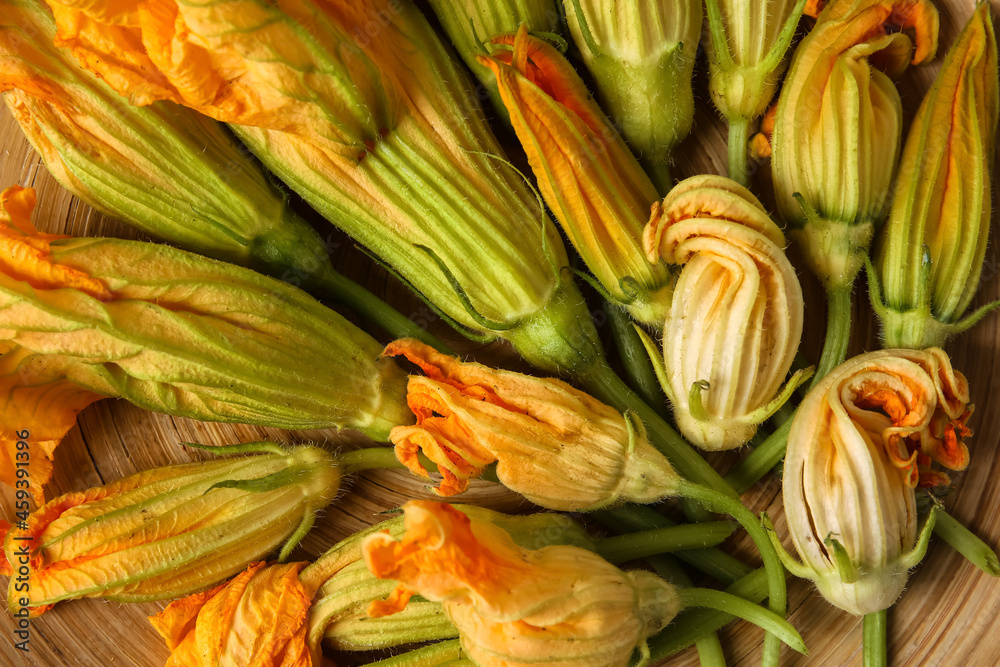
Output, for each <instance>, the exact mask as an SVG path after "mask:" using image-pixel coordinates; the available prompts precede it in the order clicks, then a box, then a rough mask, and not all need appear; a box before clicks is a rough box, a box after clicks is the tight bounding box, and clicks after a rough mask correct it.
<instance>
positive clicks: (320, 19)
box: [50, 0, 602, 373]
mask: <svg viewBox="0 0 1000 667" xmlns="http://www.w3.org/2000/svg"><path fill="white" fill-rule="evenodd" d="M50 5H51V6H52V7H53V10H54V12H55V17H56V24H57V27H58V31H57V43H58V44H61V45H65V46H68V47H71V48H72V49H73V52H74V53H75V55H76V56H77V57H78V58H79V59H80V60H81V62H82V63H83V64H84V65H85V66H86V67H87V68H89V69H91V70H92V71H95V72H96V73H97V74H98V75H99V76H101V78H102V79H104V80H105V81H107V82H108V83H109V84H110V85H111V86H112V87H113V88H115V89H116V90H117V91H118V92H120V93H122V94H123V95H126V96H127V97H129V99H130V100H132V101H133V102H135V103H139V104H147V103H151V102H153V101H155V100H160V99H168V100H172V101H175V102H178V103H181V104H184V105H186V106H189V107H191V108H193V109H196V110H198V111H201V112H202V113H205V114H207V115H209V116H212V117H214V118H216V119H218V120H221V121H224V122H227V123H230V125H231V127H232V129H233V130H234V131H235V132H236V133H237V135H238V136H239V137H240V138H241V139H242V140H243V141H244V143H246V144H247V146H248V147H249V148H250V149H251V151H253V153H254V154H255V155H257V157H258V158H260V159H261V161H262V162H263V163H264V164H265V165H266V166H267V167H268V168H269V169H270V170H271V171H273V172H274V173H275V174H277V175H278V176H279V177H280V178H281V179H282V180H284V181H285V182H286V183H288V184H289V185H290V186H291V187H292V188H293V189H294V190H296V191H297V192H298V193H300V194H301V195H302V196H303V197H304V199H305V200H306V201H307V202H308V203H309V204H310V205H311V206H312V207H313V208H315V209H316V210H317V211H319V212H320V213H321V214H322V215H324V216H325V217H326V218H327V219H329V220H330V221H331V222H333V223H334V224H336V225H338V226H340V227H341V228H343V229H344V230H345V231H346V232H347V233H348V234H350V235H351V236H353V237H354V238H356V239H357V240H358V241H360V242H361V243H362V244H363V245H365V246H366V247H368V248H369V249H371V251H372V252H373V253H374V254H375V255H377V256H378V257H380V258H381V259H382V260H384V261H385V262H386V263H387V264H388V265H390V266H391V267H392V268H393V269H394V270H395V271H397V272H398V273H399V274H400V276H401V277H402V278H403V279H404V280H405V281H406V282H408V283H409V284H410V285H411V286H412V287H414V288H415V289H416V291H417V292H419V293H420V294H422V295H423V297H424V298H425V299H427V300H428V302H429V303H431V304H433V306H434V307H435V308H437V309H438V310H439V312H440V313H441V314H443V315H444V316H445V317H446V318H448V319H449V320H450V321H451V322H452V323H454V324H456V325H457V326H459V328H460V329H463V330H465V329H467V330H469V333H471V334H472V335H474V336H479V335H480V334H484V335H488V336H492V337H497V336H502V337H504V338H507V339H508V340H510V341H511V342H512V343H513V344H514V346H515V347H516V348H517V349H518V351H519V352H521V353H522V354H523V355H524V356H525V357H526V358H527V359H528V360H529V361H531V362H532V363H535V364H537V365H539V366H540V367H542V368H546V369H550V370H553V371H555V370H556V369H560V370H563V371H567V372H574V373H581V372H583V371H585V370H586V369H587V368H588V367H589V366H591V365H592V364H594V363H595V360H600V359H601V358H602V352H601V348H600V343H599V340H598V338H597V335H596V331H594V329H593V327H592V326H591V322H590V321H589V317H588V314H587V312H586V311H585V305H584V303H583V301H582V297H581V296H580V294H579V292H578V291H577V290H576V288H575V287H574V286H573V285H572V283H571V280H570V279H569V277H568V276H563V275H562V273H561V269H562V267H564V266H565V265H566V264H567V259H566V254H565V249H564V248H563V246H562V243H561V241H560V239H559V234H558V231H557V230H556V229H555V227H554V226H553V225H552V223H551V221H549V220H548V219H547V218H546V216H545V214H544V213H543V211H541V210H540V209H541V207H540V206H539V203H538V201H537V199H536V198H535V197H534V196H533V195H532V194H531V192H530V189H529V188H528V187H527V185H526V184H525V183H524V182H523V179H522V177H521V176H520V175H519V174H518V173H517V172H516V171H515V170H514V169H513V168H511V167H510V166H509V165H508V164H507V163H506V161H505V160H504V159H503V157H502V155H503V154H502V152H501V149H500V147H499V145H498V144H497V143H496V140H495V138H494V137H493V135H492V134H491V133H490V131H489V128H488V127H487V126H486V124H485V122H484V120H483V117H482V110H481V108H480V107H479V106H478V103H477V101H476V100H475V99H474V98H473V97H472V96H471V95H470V93H469V90H468V87H467V83H468V81H467V78H466V76H465V74H464V73H463V71H462V69H461V68H460V66H459V65H458V64H457V63H455V62H454V61H453V60H452V59H451V57H450V55H449V54H448V52H447V50H446V49H445V48H444V45H443V44H441V43H440V41H439V39H438V37H437V35H436V34H435V33H434V31H433V30H432V29H431V27H430V26H429V25H428V24H427V22H426V19H425V18H424V17H423V15H422V14H421V13H420V11H419V9H417V8H416V7H415V6H413V4H412V3H409V2H406V3H399V2H394V1H392V0H376V1H375V2H368V3H358V2H353V1H348V0H331V1H323V2H314V1H312V0H307V1H306V2H303V3H297V4H292V5H289V4H284V5H281V6H279V5H278V4H275V3H270V2H264V3H257V4H254V5H253V6H248V5H247V4H246V3H242V2H238V1H237V0H224V1H223V2H221V3H220V2H212V3H195V4H191V3H176V2H169V3H168V5H163V4H162V3H154V2H150V1H149V0H140V1H139V2H137V3H135V4H133V5H131V6H130V7H129V8H127V9H126V8H124V7H123V6H121V5H120V4H116V3H113V2H100V1H99V2H97V3H94V2H90V1H89V0H88V1H86V2H80V1H78V0H67V1H66V2H59V1H57V0H52V2H50ZM477 332H478V333H477Z"/></svg>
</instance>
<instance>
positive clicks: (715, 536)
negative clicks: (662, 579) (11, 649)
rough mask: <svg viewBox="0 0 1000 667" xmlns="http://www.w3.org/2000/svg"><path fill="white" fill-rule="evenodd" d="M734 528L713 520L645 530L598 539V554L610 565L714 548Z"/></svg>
mask: <svg viewBox="0 0 1000 667" xmlns="http://www.w3.org/2000/svg"><path fill="white" fill-rule="evenodd" d="M735 529H736V524H735V523H733V522H731V521H710V522H705V523H691V524H683V525H680V526H671V527H669V528H656V529H653V530H643V531H640V532H637V533H628V534H625V535H618V536H616V537H606V538H604V539H602V540H599V541H598V542H597V548H596V551H597V553H599V554H600V555H601V556H602V557H603V558H604V559H605V560H607V561H609V562H611V563H623V562H625V561H630V560H635V559H637V558H645V557H646V556H655V555H656V554H661V553H669V552H672V551H683V550H685V549H704V548H706V547H714V546H716V545H718V544H721V543H722V542H724V541H725V540H726V538H728V537H729V536H730V535H732V534H733V531H734V530H735Z"/></svg>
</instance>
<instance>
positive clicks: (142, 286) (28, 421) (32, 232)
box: [0, 187, 413, 502]
mask: <svg viewBox="0 0 1000 667" xmlns="http://www.w3.org/2000/svg"><path fill="white" fill-rule="evenodd" d="M34 205H35V193H34V190H32V189H30V188H19V187H12V188H8V189H7V190H5V191H4V192H3V194H0V209H2V210H0V250H2V252H0V354H2V356H0V373H2V375H0V391H2V392H3V393H2V394H0V396H2V398H3V400H2V401H0V406H2V407H0V480H2V481H4V482H6V483H8V484H11V485H13V484H14V483H15V480H16V472H15V471H16V461H17V456H18V452H19V450H18V449H17V446H18V445H17V443H18V442H26V443H28V447H29V448H30V449H29V455H30V459H31V481H32V486H31V490H32V492H33V493H34V494H35V497H36V500H37V501H39V502H41V499H42V487H43V485H44V484H45V482H46V481H47V480H48V478H49V476H50V475H51V470H52V469H51V460H52V456H53V451H54V450H55V448H56V445H57V444H58V443H59V440H61V438H62V437H63V436H64V435H65V434H66V432H67V431H68V430H69V429H70V428H72V426H73V423H74V420H75V418H76V415H77V413H78V412H79V411H80V410H82V409H83V408H84V407H86V406H87V405H88V404H89V403H91V402H93V401H95V400H98V399H99V398H101V397H120V398H124V399H126V400H128V401H130V402H132V403H134V404H136V405H138V406H139V407H142V408H145V409H148V410H154V411H157V412H163V413H166V414H171V415H180V416H185V417H192V418H195V419H201V420H205V421H220V422H239V423H251V424H261V425H266V426H274V427H277V428H287V429H310V428H331V427H337V428H355V429H359V430H361V431H363V432H365V433H367V434H368V435H370V436H372V437H373V438H378V439H385V438H386V437H387V436H388V433H389V430H390V428H392V427H393V426H398V425H400V424H407V423H410V422H412V419H413V417H412V415H411V414H410V412H409V410H408V409H407V407H406V403H405V376H404V375H403V372H402V371H401V370H400V369H399V368H398V367H397V366H396V365H395V364H394V363H393V362H392V361H391V360H388V359H379V352H380V351H381V346H380V345H379V344H378V343H377V342H376V341H375V340H374V339H373V338H371V337H370V336H368V335H367V334H365V333H364V332H362V331H361V330H359V329H358V328H357V327H355V326H354V325H352V324H350V323H349V322H347V320H345V319H344V318H343V317H341V316H340V315H338V314H337V313H335V312H333V311H331V310H330V309H328V308H326V307H324V306H323V305H322V304H320V303H319V302H317V301H316V300H315V299H313V298H312V297H310V296H309V295H307V294H305V293H304V292H302V291H300V290H298V289H296V288H294V287H292V286H290V285H287V284H285V283H282V282H280V281H278V280H274V279H272V278H266V277H264V276H261V275H260V274H257V273H255V272H253V271H250V270H248V269H243V268H240V267H237V266H233V265H230V264H225V263H222V262H218V261H215V260H211V259H206V258H204V257H201V256H199V255H195V254H192V253H188V252H184V251H181V250H175V249H173V248H169V247H167V246H164V245H159V244H153V243H143V242H138V241H123V240H119V239H102V238H68V237H61V236H54V235H51V234H43V233H39V232H38V231H37V230H36V229H35V227H34V226H33V225H32V224H31V221H30V215H31V211H32V210H33V208H34ZM25 432H27V435H26V436H25V435H19V434H24V433H25Z"/></svg>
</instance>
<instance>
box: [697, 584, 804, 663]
mask: <svg viewBox="0 0 1000 667" xmlns="http://www.w3.org/2000/svg"><path fill="white" fill-rule="evenodd" d="M677 597H678V598H679V599H680V601H681V607H682V608H687V607H704V608H707V609H714V610H716V611H721V612H725V613H727V614H732V615H733V616H736V617H738V618H742V619H743V620H744V621H749V622H750V623H753V624H754V625H756V626H758V627H760V628H762V629H763V630H764V631H765V632H767V633H768V634H769V635H774V636H775V637H777V638H779V639H780V640H781V641H783V642H784V643H785V644H788V646H789V647H791V648H793V649H794V650H796V651H798V652H799V653H803V654H804V653H806V645H805V642H803V641H802V637H801V636H800V635H799V633H798V632H797V631H796V630H795V628H793V627H792V626H791V624H790V623H789V622H788V621H786V620H785V619H784V618H782V617H781V616H778V615H777V614H775V613H774V612H772V611H769V610H767V609H764V608H763V607H758V606H757V605H756V604H754V603H753V602H750V601H749V600H745V599H743V598H741V597H740V596H738V595H733V594H732V593H724V592H722V591H716V590H712V589H710V588H684V589H681V590H679V591H677Z"/></svg>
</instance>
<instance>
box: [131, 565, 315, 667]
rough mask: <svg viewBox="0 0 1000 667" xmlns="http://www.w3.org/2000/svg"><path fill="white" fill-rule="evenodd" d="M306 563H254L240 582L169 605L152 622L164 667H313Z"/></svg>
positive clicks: (310, 594)
mask: <svg viewBox="0 0 1000 667" xmlns="http://www.w3.org/2000/svg"><path fill="white" fill-rule="evenodd" d="M306 565H307V563H289V564H287V565H267V566H265V563H264V562H257V563H253V564H251V565H250V566H249V567H248V568H247V569H246V570H245V571H243V572H241V573H240V574H239V575H238V576H237V577H236V578H234V579H232V580H230V581H228V582H226V583H224V584H220V585H219V586H217V587H216V588H213V589H212V590H210V591H205V592H203V593H195V594H194V595H190V596H188V597H186V598H184V599H182V600H177V601H176V602H171V603H170V604H169V605H167V608H166V609H164V610H163V611H161V612H160V613H159V614H157V615H155V616H150V617H149V622H150V623H152V624H153V627H154V628H156V631H157V632H158V633H160V636H161V637H163V639H164V641H166V643H167V648H169V649H170V651H171V653H170V657H169V658H168V659H167V662H166V665H165V667H214V666H215V665H257V666H259V667H311V665H313V664H316V665H320V664H321V663H318V662H317V663H313V662H312V661H311V658H310V655H309V653H308V651H307V650H306V644H305V633H306V627H307V625H306V622H307V620H308V616H309V605H310V603H311V601H312V592H311V591H309V590H308V589H306V588H305V586H303V584H302V582H301V581H299V577H298V574H299V571H300V570H302V568H303V567H305V566H306Z"/></svg>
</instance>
